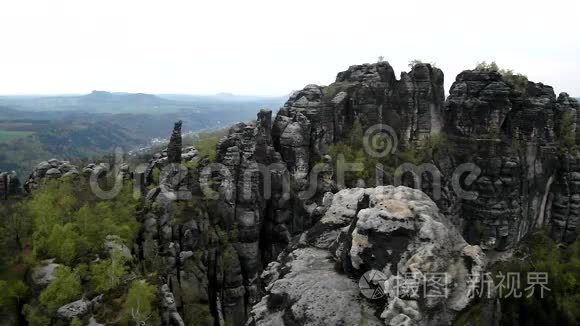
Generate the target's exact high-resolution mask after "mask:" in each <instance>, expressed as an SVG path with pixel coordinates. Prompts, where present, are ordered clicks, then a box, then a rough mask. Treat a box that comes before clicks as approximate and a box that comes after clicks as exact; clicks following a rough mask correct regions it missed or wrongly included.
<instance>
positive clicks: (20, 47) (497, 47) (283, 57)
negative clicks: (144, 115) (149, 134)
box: [0, 0, 580, 97]
mask: <svg viewBox="0 0 580 326" xmlns="http://www.w3.org/2000/svg"><path fill="white" fill-rule="evenodd" d="M281 7H282V8H283V9H279V8H281ZM563 8H564V9H565V10H563ZM578 15H580V4H579V3H578V2H577V1H567V0H555V1H552V2H550V3H549V6H546V3H545V2H532V1H510V2H507V1H497V0H494V1H488V2H486V3H485V5H484V6H475V5H474V4H472V3H467V2H455V1H438V2H433V3H420V2H419V1H408V2H405V3H392V4H391V3H385V2H384V1H358V2H356V3H353V2H341V1H334V2H332V3H331V4H329V3H314V2H306V1H292V2H288V3H287V5H286V6H280V3H271V2H262V1H255V0H251V1H244V2H226V1H214V2H211V3H209V2H208V3H205V2H204V3H190V2H184V1H176V2H171V3H167V2H161V1H123V2H117V1H110V0H106V1H99V2H92V3H87V2H81V1H69V0H55V1H50V2H45V1H40V0H24V1H18V2H7V3H2V4H0V39H1V40H2V47H3V51H1V52H0V94H5V95H9V96H15V95H16V96H18V95H30V94H35V95H45V96H46V95H48V96H50V95H59V94H60V95H62V94H86V93H90V92H91V91H92V90H95V89H103V90H106V91H110V92H129V93H147V94H187V95H213V94H217V93H222V92H228V93H232V94H235V95H239V96H246V95H249V96H268V97H271V96H284V95H287V94H289V93H290V92H291V91H294V90H298V89H301V88H303V87H304V86H305V85H307V84H321V85H328V84H330V83H331V82H333V81H334V79H335V77H336V74H337V73H338V72H339V71H343V70H345V69H347V68H348V67H349V66H351V65H355V64H362V63H372V62H376V61H377V58H378V57H379V56H384V58H385V60H386V61H389V62H390V63H391V65H392V66H393V67H394V69H395V71H396V74H397V77H398V76H399V74H400V72H401V71H407V70H408V67H407V63H408V62H409V61H410V60H413V59H420V60H423V61H425V62H435V63H436V64H437V67H439V68H440V69H442V70H443V72H444V73H445V90H446V91H448V90H449V87H450V86H451V83H452V82H453V81H454V79H455V76H456V75H457V74H458V73H459V72H460V71H462V70H464V69H470V68H473V67H474V66H475V64H476V63H477V62H478V61H483V60H486V61H496V62H497V63H498V64H499V65H500V67H505V68H511V69H513V70H514V71H516V72H520V73H523V74H526V75H527V76H528V77H529V79H530V80H531V81H535V82H543V83H545V84H548V85H551V86H553V87H554V90H555V92H556V93H559V92H567V93H569V94H571V95H572V96H580V83H578V76H580V64H579V63H578V58H579V57H580V44H579V42H578V39H579V37H578V36H579V35H578V34H579V33H578V28H577V26H576V19H577V17H578ZM232 26H233V27H232Z"/></svg>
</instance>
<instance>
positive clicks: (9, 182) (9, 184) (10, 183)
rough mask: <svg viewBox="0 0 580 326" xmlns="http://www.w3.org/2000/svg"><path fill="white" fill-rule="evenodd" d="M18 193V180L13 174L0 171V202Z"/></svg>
mask: <svg viewBox="0 0 580 326" xmlns="http://www.w3.org/2000/svg"><path fill="white" fill-rule="evenodd" d="M19 193H20V180H19V179H18V177H17V176H16V173H15V172H2V171H0V200H5V199H8V197H9V196H13V195H17V194H19Z"/></svg>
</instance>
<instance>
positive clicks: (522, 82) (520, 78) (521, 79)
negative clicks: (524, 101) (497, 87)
mask: <svg viewBox="0 0 580 326" xmlns="http://www.w3.org/2000/svg"><path fill="white" fill-rule="evenodd" d="M475 70H477V71H486V72H491V71H497V72H499V73H500V74H501V75H502V77H503V79H504V81H506V82H507V83H508V84H510V85H512V86H513V87H514V88H515V89H516V90H517V91H519V92H521V93H525V92H526V89H527V88H528V76H526V75H523V74H520V73H516V72H514V71H513V70H512V69H500V68H499V66H498V65H497V63H495V61H492V62H490V63H487V62H485V61H482V62H478V63H477V65H476V66H475Z"/></svg>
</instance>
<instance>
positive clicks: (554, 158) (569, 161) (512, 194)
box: [444, 70, 578, 250]
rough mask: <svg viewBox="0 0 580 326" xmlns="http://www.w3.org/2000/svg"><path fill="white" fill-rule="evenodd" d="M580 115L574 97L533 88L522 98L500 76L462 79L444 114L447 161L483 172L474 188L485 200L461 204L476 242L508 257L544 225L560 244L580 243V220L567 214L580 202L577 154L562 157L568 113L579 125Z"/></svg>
mask: <svg viewBox="0 0 580 326" xmlns="http://www.w3.org/2000/svg"><path fill="white" fill-rule="evenodd" d="M577 108H578V104H577V102H576V101H575V100H573V99H571V98H569V96H568V95H567V94H561V95H560V97H559V99H558V100H556V96H555V95H554V92H553V90H552V88H551V87H549V86H546V85H543V84H541V83H540V84H536V83H533V82H530V83H529V84H528V87H527V90H526V91H525V93H523V94H522V93H520V92H518V91H516V90H515V89H514V88H513V87H512V86H511V85H510V84H509V82H507V81H505V80H504V79H503V78H502V76H501V75H500V74H499V73H497V72H493V71H491V72H489V71H474V70H468V71H464V72H462V73H461V74H459V76H457V79H456V81H455V83H453V85H452V86H451V90H450V94H449V97H448V99H447V101H446V104H445V111H444V117H445V132H446V135H447V136H448V137H449V139H450V143H451V146H450V148H449V149H448V154H449V155H450V156H451V157H452V159H453V161H454V162H456V163H457V164H459V163H462V162H473V163H475V164H477V166H478V167H479V168H481V170H482V173H481V175H480V176H479V177H478V178H477V180H475V182H474V183H473V187H472V189H473V190H476V191H477V193H478V197H477V198H476V199H474V200H465V201H461V200H460V201H459V204H460V207H461V208H460V212H459V213H458V214H459V215H460V216H462V219H463V222H464V223H463V234H464V236H465V237H466V239H467V240H468V241H469V242H472V243H481V244H482V245H483V246H484V247H486V248H495V249H499V250H503V249H506V248H509V247H511V246H513V245H514V244H516V243H517V242H518V241H519V240H520V239H521V238H522V237H523V236H525V235H526V234H527V233H528V232H529V231H530V230H532V229H533V228H535V227H541V226H542V225H545V224H551V225H552V229H553V232H554V233H556V234H558V236H557V237H556V238H557V239H558V240H566V241H570V240H573V239H574V238H575V237H576V236H577V230H576V225H577V223H578V217H577V214H576V212H575V211H574V210H573V209H572V210H568V207H574V204H575V202H576V197H577V195H576V194H577V190H576V189H575V188H574V186H573V182H574V180H575V179H574V178H575V175H574V174H573V173H574V172H575V171H576V169H577V166H576V165H575V164H574V163H573V162H574V159H573V158H572V157H573V156H574V155H573V154H570V153H568V154H566V153H562V148H561V147H562V146H561V138H562V137H563V135H559V129H560V125H561V124H562V121H563V119H564V116H565V114H564V113H565V112H568V113H570V114H571V115H572V119H573V121H572V122H573V126H574V125H575V123H576V119H577V115H576V110H577ZM564 150H565V151H567V149H564ZM559 152H560V153H562V154H558V153H559ZM558 156H560V158H559V157H558ZM554 191H556V193H555V194H554ZM575 195H576V196H575ZM552 199H554V201H552ZM552 203H553V204H552ZM563 210H565V212H564V211H563ZM552 213H554V214H553V215H552ZM551 217H553V218H551ZM564 234H566V235H564Z"/></svg>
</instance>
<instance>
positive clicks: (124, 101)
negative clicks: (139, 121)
mask: <svg viewBox="0 0 580 326" xmlns="http://www.w3.org/2000/svg"><path fill="white" fill-rule="evenodd" d="M284 101H285V98H283V97H257V96H236V95H231V94H218V95H210V96H194V95H179V94H174V95H160V96H157V95H152V94H143V93H135V94H133V93H111V92H106V91H93V92H91V93H90V94H87V95H63V96H44V97H42V96H41V97H34V96H0V106H7V107H11V108H14V109H16V110H20V111H41V112H44V111H65V112H70V111H74V112H81V111H82V112H87V113H148V114H165V113H170V112H180V111H183V110H195V109H197V110H215V109H225V108H237V109H254V108H255V107H256V106H266V107H270V108H272V109H277V107H276V106H278V105H281V104H282V103H284ZM273 106H274V107H273Z"/></svg>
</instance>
